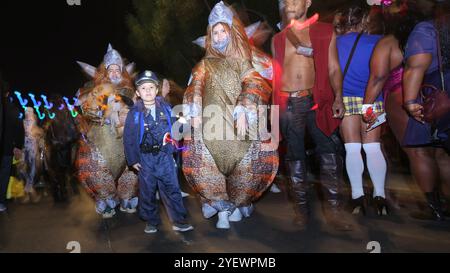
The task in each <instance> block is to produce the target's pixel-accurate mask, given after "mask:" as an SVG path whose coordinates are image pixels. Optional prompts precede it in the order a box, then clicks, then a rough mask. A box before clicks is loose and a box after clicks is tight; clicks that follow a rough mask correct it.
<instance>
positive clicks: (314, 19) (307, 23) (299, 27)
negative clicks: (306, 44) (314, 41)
mask: <svg viewBox="0 0 450 273" xmlns="http://www.w3.org/2000/svg"><path fill="white" fill-rule="evenodd" d="M318 20H319V14H318V13H316V14H314V15H313V16H312V17H311V18H309V19H308V20H306V21H305V22H303V23H300V22H299V21H297V20H295V19H292V21H291V23H290V24H289V26H288V27H287V28H286V30H287V29H288V28H290V27H295V29H296V30H302V29H305V28H308V27H310V26H311V25H312V24H314V23H316V22H317V21H318Z"/></svg>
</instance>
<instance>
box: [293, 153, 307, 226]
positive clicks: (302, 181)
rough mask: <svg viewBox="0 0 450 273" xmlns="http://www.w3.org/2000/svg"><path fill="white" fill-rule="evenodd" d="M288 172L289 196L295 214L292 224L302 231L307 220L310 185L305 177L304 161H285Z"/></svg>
mask: <svg viewBox="0 0 450 273" xmlns="http://www.w3.org/2000/svg"><path fill="white" fill-rule="evenodd" d="M287 167H288V170H289V183H288V184H289V195H290V197H291V199H292V200H293V202H294V211H295V214H296V217H295V220H294V223H295V224H296V225H298V226H300V227H301V228H302V229H304V228H306V225H307V223H308V218H309V208H308V191H309V189H310V183H309V182H308V181H307V177H306V164H305V161H301V160H298V161H287Z"/></svg>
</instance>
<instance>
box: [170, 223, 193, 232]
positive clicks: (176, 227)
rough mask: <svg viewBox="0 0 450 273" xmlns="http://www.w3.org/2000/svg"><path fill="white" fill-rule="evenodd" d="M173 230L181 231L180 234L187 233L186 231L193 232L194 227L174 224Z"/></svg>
mask: <svg viewBox="0 0 450 273" xmlns="http://www.w3.org/2000/svg"><path fill="white" fill-rule="evenodd" d="M172 229H173V230H174V231H179V232H186V231H190V230H193V229H194V227H193V226H191V225H189V224H180V223H174V224H173V225H172Z"/></svg>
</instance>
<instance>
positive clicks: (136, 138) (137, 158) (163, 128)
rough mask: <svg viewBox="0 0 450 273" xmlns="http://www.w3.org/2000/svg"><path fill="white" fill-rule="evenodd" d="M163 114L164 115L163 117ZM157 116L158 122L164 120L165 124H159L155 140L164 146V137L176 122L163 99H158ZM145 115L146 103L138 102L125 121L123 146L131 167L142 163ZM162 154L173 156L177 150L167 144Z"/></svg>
mask: <svg viewBox="0 0 450 273" xmlns="http://www.w3.org/2000/svg"><path fill="white" fill-rule="evenodd" d="M161 113H163V115H162V116H161ZM156 114H157V121H160V119H164V122H158V126H157V128H156V130H155V131H154V134H155V138H156V139H158V140H159V141H160V142H161V143H160V144H162V141H163V136H164V135H165V134H166V133H171V128H172V124H173V121H174V120H173V118H172V110H171V107H170V105H169V104H168V103H167V102H165V101H164V99H163V98H161V97H157V98H156ZM144 115H145V107H144V103H143V102H142V101H138V102H137V103H136V104H135V105H134V106H133V107H132V108H131V109H130V112H129V113H128V115H127V119H126V121H125V129H124V132H123V144H124V148H125V158H126V160H127V163H128V165H129V166H133V165H135V164H137V163H140V162H141V150H140V144H141V143H142V140H143V138H144V124H145V122H144ZM161 152H163V153H167V154H173V153H174V152H176V148H175V147H174V146H173V145H171V144H167V145H164V146H162V148H161Z"/></svg>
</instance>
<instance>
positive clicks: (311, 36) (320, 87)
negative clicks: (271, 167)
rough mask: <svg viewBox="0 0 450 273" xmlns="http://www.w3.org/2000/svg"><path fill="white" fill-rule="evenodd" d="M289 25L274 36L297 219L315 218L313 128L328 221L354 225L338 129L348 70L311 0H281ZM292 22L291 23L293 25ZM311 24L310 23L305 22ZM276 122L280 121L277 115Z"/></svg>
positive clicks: (277, 93)
mask: <svg viewBox="0 0 450 273" xmlns="http://www.w3.org/2000/svg"><path fill="white" fill-rule="evenodd" d="M278 3H279V9H280V12H281V18H282V20H283V22H282V24H281V26H282V27H284V29H283V30H282V31H281V32H280V33H278V34H276V35H275V36H274V38H273V43H272V53H273V58H274V61H273V70H274V73H273V74H274V77H273V90H274V91H273V96H272V99H273V104H274V105H277V106H280V119H279V121H280V124H281V132H282V135H283V138H284V139H285V141H286V143H287V153H286V156H285V159H286V165H287V169H288V172H289V187H290V190H289V192H290V196H291V198H292V199H293V201H294V210H295V213H296V217H295V219H294V223H295V224H296V225H298V226H299V227H300V229H305V228H306V227H307V224H308V221H309V202H310V197H309V191H310V188H311V181H310V180H309V179H308V177H307V167H306V164H307V162H306V159H307V157H306V149H305V133H306V130H308V132H309V134H310V136H311V138H312V140H313V142H314V144H315V145H316V149H315V151H316V154H317V156H318V158H319V160H320V182H321V184H322V186H323V189H324V191H325V196H326V198H327V203H328V207H327V210H325V212H326V219H327V223H328V224H329V225H330V226H332V227H333V228H335V229H337V230H343V231H348V230H351V225H350V224H349V223H348V222H346V221H345V219H344V218H343V214H342V213H341V206H340V200H339V194H340V193H341V185H342V175H343V160H342V157H341V155H340V147H341V146H342V143H341V141H340V139H339V137H338V132H337V128H338V127H339V124H340V122H341V120H340V119H341V118H343V116H344V112H345V108H344V104H343V101H342V73H341V71H340V67H339V60H338V54H337V48H336V35H335V33H334V31H333V26H332V25H331V24H326V23H321V22H320V23H318V22H314V23H312V25H310V20H314V17H313V18H308V16H307V13H308V9H309V8H310V6H311V4H312V1H310V0H299V1H294V0H279V2H278ZM290 23H291V24H290ZM303 24H305V25H303ZM273 122H276V121H275V120H273Z"/></svg>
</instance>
